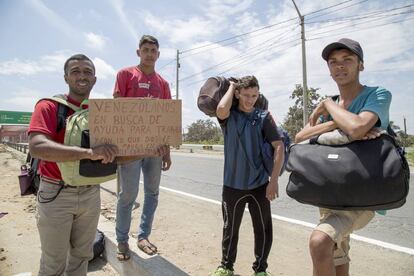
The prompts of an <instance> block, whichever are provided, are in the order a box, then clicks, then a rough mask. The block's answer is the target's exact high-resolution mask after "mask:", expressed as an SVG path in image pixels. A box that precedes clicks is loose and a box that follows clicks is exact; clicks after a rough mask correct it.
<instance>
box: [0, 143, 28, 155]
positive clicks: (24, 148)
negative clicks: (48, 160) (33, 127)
mask: <svg viewBox="0 0 414 276" xmlns="http://www.w3.org/2000/svg"><path fill="white" fill-rule="evenodd" d="M4 144H6V145H7V146H9V147H11V148H14V149H16V150H18V151H21V152H23V153H27V152H28V151H29V144H27V143H12V142H4Z"/></svg>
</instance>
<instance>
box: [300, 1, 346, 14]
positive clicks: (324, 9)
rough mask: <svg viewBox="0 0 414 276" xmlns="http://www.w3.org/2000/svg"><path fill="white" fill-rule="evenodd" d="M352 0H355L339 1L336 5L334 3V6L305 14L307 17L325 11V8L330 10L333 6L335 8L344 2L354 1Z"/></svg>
mask: <svg viewBox="0 0 414 276" xmlns="http://www.w3.org/2000/svg"><path fill="white" fill-rule="evenodd" d="M352 1H353V0H347V1H344V2H341V3H338V4H335V5H332V6H329V7H326V8H322V9H320V10H317V11H313V12H310V13H307V14H304V15H303V16H305V17H306V16H308V15H311V14H314V13H318V12H321V11H325V10H328V9H331V8H334V7H337V6H340V5H343V4H345V3H348V2H352Z"/></svg>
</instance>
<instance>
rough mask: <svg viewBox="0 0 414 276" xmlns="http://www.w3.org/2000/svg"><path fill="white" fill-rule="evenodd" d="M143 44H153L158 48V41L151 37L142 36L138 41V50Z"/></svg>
mask: <svg viewBox="0 0 414 276" xmlns="http://www.w3.org/2000/svg"><path fill="white" fill-rule="evenodd" d="M144 43H150V44H155V46H157V48H160V45H159V44H158V39H156V38H155V37H153V36H152V35H143V36H142V37H141V39H140V40H139V45H138V48H141V46H142V44H144Z"/></svg>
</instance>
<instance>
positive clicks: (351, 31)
mask: <svg viewBox="0 0 414 276" xmlns="http://www.w3.org/2000/svg"><path fill="white" fill-rule="evenodd" d="M412 19H414V17H408V18H404V19H401V20H397V21H392V22H387V23H384V24H381V25H375V26H370V27H366V28H359V29H353V30H350V31H347V32H342V33H341V35H343V34H348V33H353V32H358V31H363V30H368V29H373V28H378V27H383V26H387V25H391V24H396V23H400V22H404V21H408V20H412ZM345 27H347V26H345ZM345 27H342V28H340V29H343V28H345ZM329 36H331V34H328V35H324V36H318V37H312V38H308V40H309V41H311V40H318V39H321V38H325V37H329Z"/></svg>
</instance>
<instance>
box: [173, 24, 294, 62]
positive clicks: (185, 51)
mask: <svg viewBox="0 0 414 276" xmlns="http://www.w3.org/2000/svg"><path fill="white" fill-rule="evenodd" d="M293 20H295V18H290V19H287V20H285V21H282V22H278V23H275V24H271V25H267V26H264V27H261V28H259V29H255V30H253V31H249V32H246V33H242V34H239V35H235V36H232V37H228V38H225V39H222V40H219V41H216V42H212V43H208V44H206V45H202V46H198V47H194V48H191V49H187V50H183V51H181V52H180V53H181V54H184V53H187V52H191V51H194V50H198V49H201V48H205V47H208V46H211V45H216V44H220V43H221V42H225V41H229V40H232V39H235V38H238V37H242V36H245V35H249V34H252V33H255V32H259V31H261V30H265V29H269V28H272V27H274V26H277V25H281V24H283V23H286V22H289V21H293Z"/></svg>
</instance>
